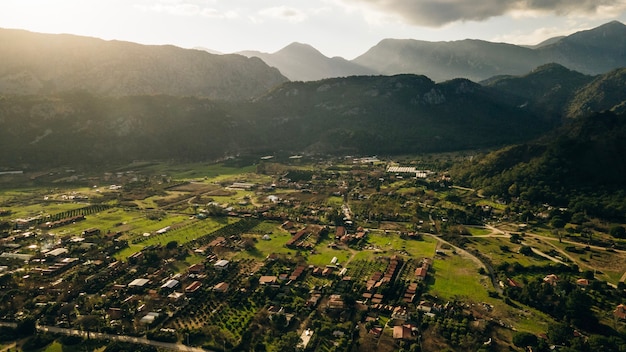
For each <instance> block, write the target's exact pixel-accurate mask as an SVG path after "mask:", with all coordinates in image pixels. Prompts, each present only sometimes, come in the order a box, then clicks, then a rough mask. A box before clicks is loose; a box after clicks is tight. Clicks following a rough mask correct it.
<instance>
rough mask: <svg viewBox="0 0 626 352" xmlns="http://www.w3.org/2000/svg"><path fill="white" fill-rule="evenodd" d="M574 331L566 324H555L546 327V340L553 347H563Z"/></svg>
mask: <svg viewBox="0 0 626 352" xmlns="http://www.w3.org/2000/svg"><path fill="white" fill-rule="evenodd" d="M573 333H574V330H573V329H572V328H571V327H569V326H568V325H566V324H563V323H556V324H552V325H550V326H548V332H547V335H548V340H549V341H550V342H551V343H553V344H555V345H565V343H566V342H568V341H569V340H571V338H572V336H573Z"/></svg>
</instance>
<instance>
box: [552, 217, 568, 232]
mask: <svg viewBox="0 0 626 352" xmlns="http://www.w3.org/2000/svg"><path fill="white" fill-rule="evenodd" d="M565 224H566V222H565V220H563V219H561V217H560V216H555V217H553V218H552V220H551V221H550V225H552V227H554V228H555V229H562V228H564V227H565Z"/></svg>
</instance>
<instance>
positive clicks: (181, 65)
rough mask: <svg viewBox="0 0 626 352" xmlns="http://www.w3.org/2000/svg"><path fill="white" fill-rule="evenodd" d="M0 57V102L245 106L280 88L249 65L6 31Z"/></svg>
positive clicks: (235, 59)
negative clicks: (60, 96)
mask: <svg viewBox="0 0 626 352" xmlns="http://www.w3.org/2000/svg"><path fill="white" fill-rule="evenodd" d="M0 57H2V63H1V64H0V94H50V93H58V92H65V91H71V90H83V91H87V92H90V93H93V94H101V95H110V96H126V95H146V94H147V95H151V94H167V95H177V96H198V97H207V98H213V99H247V98H250V97H253V96H256V95H259V94H262V93H263V92H265V91H266V90H267V89H269V88H271V87H273V86H275V85H277V84H280V83H283V82H285V81H287V79H286V78H285V77H284V76H283V75H282V74H281V73H280V72H279V71H278V70H277V69H275V68H270V67H268V66H267V65H266V64H265V63H264V62H263V61H261V60H259V59H257V58H246V57H243V56H241V55H214V54H210V53H207V52H206V51H202V50H190V49H182V48H178V47H175V46H171V45H162V46H149V45H140V44H135V43H130V42H122V41H105V40H101V39H96V38H89V37H80V36H75V35H68V34H40V33H32V32H27V31H23V30H14V29H0Z"/></svg>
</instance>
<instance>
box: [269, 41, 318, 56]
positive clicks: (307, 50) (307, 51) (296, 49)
mask: <svg viewBox="0 0 626 352" xmlns="http://www.w3.org/2000/svg"><path fill="white" fill-rule="evenodd" d="M275 54H282V55H284V54H291V55H322V56H325V55H324V54H322V53H321V52H320V51H319V50H317V49H315V48H314V47H313V46H311V45H309V44H305V43H299V42H293V43H291V44H289V45H287V46H286V47H284V48H282V49H280V50H279V51H277V52H276V53H275Z"/></svg>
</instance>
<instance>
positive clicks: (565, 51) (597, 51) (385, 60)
mask: <svg viewBox="0 0 626 352" xmlns="http://www.w3.org/2000/svg"><path fill="white" fill-rule="evenodd" d="M241 54H242V55H246V56H249V57H255V56H256V57H259V58H261V59H262V60H263V61H265V62H266V63H267V64H268V65H270V66H273V67H276V68H278V69H279V70H280V71H281V72H282V73H283V74H284V75H285V76H287V77H288V78H289V79H291V80H298V81H310V80H318V79H323V78H330V77H345V76H350V75H355V74H359V75H360V74H382V75H394V74H402V73H413V74H421V75H426V76H428V77H430V78H431V79H433V80H434V81H437V82H441V81H445V80H449V79H454V78H467V79H470V80H473V81H482V80H485V79H488V78H490V77H492V76H496V75H503V74H512V75H520V74H524V73H526V72H528V71H530V70H532V69H533V68H535V67H537V66H541V65H544V64H548V63H559V64H561V65H563V66H565V67H567V68H569V69H572V70H576V71H578V72H581V73H585V74H600V73H605V72H607V71H610V70H612V69H614V68H618V67H625V66H626V25H624V24H623V23H621V22H618V21H613V22H609V23H606V24H604V25H602V26H599V27H597V28H593V29H590V30H586V31H581V32H577V33H574V34H572V35H569V36H566V37H556V38H551V39H548V40H546V41H544V42H542V43H540V44H539V45H536V46H532V47H527V46H519V45H513V44H506V43H493V42H488V41H483V40H473V39H465V40H459V41H450V42H429V41H421V40H413V39H384V40H382V41H381V42H380V43H378V44H377V45H375V46H374V47H372V48H371V49H369V50H368V51H367V52H365V53H364V54H362V55H360V56H358V57H357V58H355V59H353V60H350V61H348V60H345V59H343V58H340V57H333V58H329V57H326V56H324V55H323V54H321V53H320V52H319V51H317V50H316V49H315V48H313V47H311V46H308V45H305V44H299V43H293V44H290V45H288V46H287V47H285V48H283V49H281V50H279V51H278V52H275V53H271V54H270V53H259V52H251V51H245V52H241Z"/></svg>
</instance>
